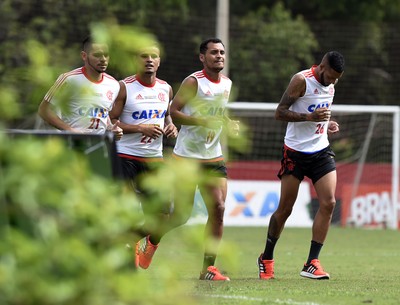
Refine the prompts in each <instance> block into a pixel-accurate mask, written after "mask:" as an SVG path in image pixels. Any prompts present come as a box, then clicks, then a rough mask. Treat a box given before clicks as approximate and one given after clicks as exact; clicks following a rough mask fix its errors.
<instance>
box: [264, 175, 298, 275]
mask: <svg viewBox="0 0 400 305" xmlns="http://www.w3.org/2000/svg"><path fill="white" fill-rule="evenodd" d="M300 182H301V181H300V180H299V179H298V178H296V177H295V176H293V175H288V174H286V175H283V176H282V177H281V197H280V199H279V205H278V208H277V209H276V211H275V212H274V213H273V214H272V215H271V219H270V221H269V226H268V235H267V240H266V243H265V249H264V252H263V253H261V255H260V256H259V257H258V260H257V264H258V267H259V278H260V279H265V280H268V279H272V278H274V250H275V245H276V243H277V241H278V239H279V237H280V235H281V233H282V230H283V228H284V226H285V223H286V220H287V219H288V218H289V216H290V214H291V213H292V210H293V206H294V203H295V202H296V198H297V194H298V191H299V186H300Z"/></svg>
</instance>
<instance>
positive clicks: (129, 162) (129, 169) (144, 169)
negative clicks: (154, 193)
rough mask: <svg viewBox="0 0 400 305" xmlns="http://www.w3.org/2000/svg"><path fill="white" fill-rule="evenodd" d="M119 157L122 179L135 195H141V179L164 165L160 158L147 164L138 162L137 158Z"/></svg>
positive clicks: (146, 162)
mask: <svg viewBox="0 0 400 305" xmlns="http://www.w3.org/2000/svg"><path fill="white" fill-rule="evenodd" d="M119 157H120V160H121V167H122V175H123V178H124V180H125V181H127V182H128V183H129V185H130V186H131V187H132V189H133V190H135V192H137V193H143V188H142V187H141V179H142V177H143V176H144V175H145V174H147V173H152V172H154V171H155V170H157V168H159V167H160V166H161V165H162V164H163V163H164V161H163V159H162V158H159V159H157V160H156V161H151V162H148V161H142V160H139V158H138V159H134V158H129V157H123V156H119Z"/></svg>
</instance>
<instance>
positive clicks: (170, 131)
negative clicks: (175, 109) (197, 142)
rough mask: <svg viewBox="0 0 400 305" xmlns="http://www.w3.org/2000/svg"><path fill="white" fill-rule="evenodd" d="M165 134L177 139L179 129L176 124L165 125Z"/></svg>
mask: <svg viewBox="0 0 400 305" xmlns="http://www.w3.org/2000/svg"><path fill="white" fill-rule="evenodd" d="M164 135H165V136H166V137H167V138H172V139H175V138H176V137H177V136H178V129H177V128H176V126H175V125H174V124H172V123H171V124H168V125H166V126H165V127H164Z"/></svg>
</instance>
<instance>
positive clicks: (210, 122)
mask: <svg viewBox="0 0 400 305" xmlns="http://www.w3.org/2000/svg"><path fill="white" fill-rule="evenodd" d="M223 124H224V121H223V119H222V118H218V117H206V118H204V121H203V126H204V127H206V128H210V129H219V128H221V127H222V126H223Z"/></svg>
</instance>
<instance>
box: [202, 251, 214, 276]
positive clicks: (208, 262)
mask: <svg viewBox="0 0 400 305" xmlns="http://www.w3.org/2000/svg"><path fill="white" fill-rule="evenodd" d="M216 258H217V255H215V254H207V253H205V254H204V260H203V270H202V272H206V271H207V268H208V267H209V266H214V264H215V260H216Z"/></svg>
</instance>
